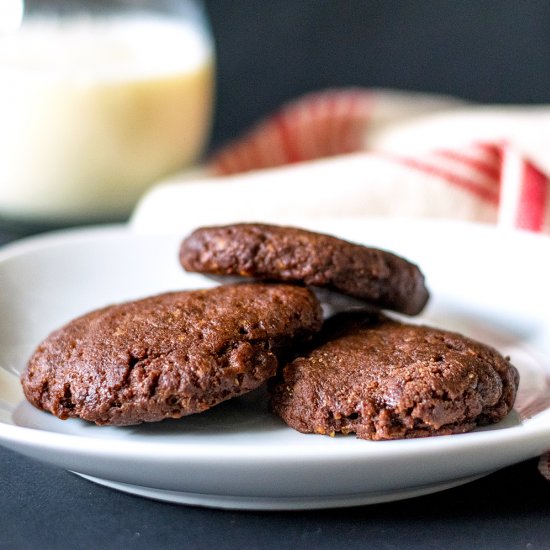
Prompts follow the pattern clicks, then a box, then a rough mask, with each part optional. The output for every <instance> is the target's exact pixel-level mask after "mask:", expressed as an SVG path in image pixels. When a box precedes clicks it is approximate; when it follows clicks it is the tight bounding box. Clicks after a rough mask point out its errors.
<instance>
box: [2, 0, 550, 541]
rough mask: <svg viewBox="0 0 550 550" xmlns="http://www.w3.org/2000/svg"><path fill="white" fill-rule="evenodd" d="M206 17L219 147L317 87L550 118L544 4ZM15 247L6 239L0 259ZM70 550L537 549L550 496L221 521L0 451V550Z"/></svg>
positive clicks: (548, 524)
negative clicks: (212, 47) (446, 100)
mask: <svg viewBox="0 0 550 550" xmlns="http://www.w3.org/2000/svg"><path fill="white" fill-rule="evenodd" d="M206 7H207V9H208V13H209V16H210V18H211V23H212V28H213V31H214V34H215V37H216V42H217V46H218V75H219V76H218V103H217V115H216V121H215V126H214V134H213V139H212V145H213V147H215V146H216V145H218V144H221V143H223V142H224V141H226V140H227V139H229V138H231V137H232V136H234V135H237V134H238V133H239V132H241V131H242V130H243V129H244V128H246V127H247V126H248V125H250V124H251V123H252V122H254V121H255V120H257V119H258V118H259V117H260V116H262V115H264V114H267V113H269V112H271V111H273V110H274V109H275V108H277V107H278V106H279V105H280V104H281V103H282V102H283V101H285V100H287V99H290V98H293V97H296V96H297V95H300V94H302V93H305V92H307V91H311V90H318V89H321V88H325V87H335V86H350V85H358V86H369V87H372V86H384V87H397V88H403V89H414V90H425V91H433V92H442V93H449V94H455V95H458V96H461V97H464V98H469V99H472V100H476V101H484V102H550V70H549V69H550V32H549V31H548V29H550V2H547V1H534V0H531V1H529V0H499V1H497V0H492V1H474V0H455V1H451V0H441V1H426V0H424V1H422V0H420V1H418V0H410V1H402V2H400V1H392V0H387V1H384V0H376V1H375V0H365V1H361V0H348V1H345V0H340V1H336V0H301V1H299V0H246V1H243V0H207V1H206ZM16 236H17V234H16V233H10V232H7V231H5V230H4V231H3V230H2V229H0V244H1V243H2V242H6V241H8V240H11V239H13V238H14V237H16ZM0 291H1V289H0ZM549 446H550V442H549ZM67 547H68V548H72V549H80V548H84V549H87V548H90V549H104V548H113V549H122V548H134V549H136V550H137V549H150V548H155V549H156V548H174V549H176V548H177V549H180V548H198V549H202V548H205V549H211V548H220V549H232V548H235V549H240V548H247V549H256V548H261V549H277V550H280V549H281V548H315V549H320V548H327V549H339V548H346V549H348V548H349V549H351V548H376V549H378V548H382V549H394V548H395V549H401V548H433V549H437V548H447V549H455V548H464V549H471V548H474V547H480V548H483V549H503V548H513V549H545V548H549V547H550V483H549V482H546V481H545V480H544V479H543V478H542V477H541V476H540V474H539V473H538V472H537V469H536V460H530V461H527V462H524V463H522V464H518V465H516V466H513V467H510V468H506V469H504V470H502V471H500V472H497V473H495V474H493V475H490V476H488V477H486V478H484V479H481V480H479V481H476V482H474V483H470V484H468V485H465V486H463V487H460V488H457V489H453V490H450V491H446V492H444V493H439V494H435V495H431V496H426V497H422V498H418V499H414V500H410V501H403V502H396V503H389V504H383V505H376V506H369V507H358V508H354V509H350V510H327V511H316V512H292V513H269V512H266V513H252V512H229V511H216V510H207V509H201V508H191V507H185V506H175V505H171V504H162V503H158V502H152V501H148V500H145V499H141V498H137V497H132V496H129V495H124V494H122V493H118V492H114V491H111V490H109V489H106V488H102V487H99V486H96V485H93V484H91V483H88V482H87V481H84V480H82V479H80V478H77V477H76V476H74V475H72V474H70V473H67V472H65V471H62V470H60V469H57V468H53V467H50V466H45V465H42V464H40V463H38V462H35V461H33V460H30V459H27V458H24V457H20V456H19V455H17V454H15V453H13V452H11V451H7V450H5V449H2V448H0V548H1V549H2V550H12V549H27V548H28V549H35V548H41V549H58V548H67Z"/></svg>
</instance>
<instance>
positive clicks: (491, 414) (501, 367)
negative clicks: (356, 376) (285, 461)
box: [270, 312, 519, 440]
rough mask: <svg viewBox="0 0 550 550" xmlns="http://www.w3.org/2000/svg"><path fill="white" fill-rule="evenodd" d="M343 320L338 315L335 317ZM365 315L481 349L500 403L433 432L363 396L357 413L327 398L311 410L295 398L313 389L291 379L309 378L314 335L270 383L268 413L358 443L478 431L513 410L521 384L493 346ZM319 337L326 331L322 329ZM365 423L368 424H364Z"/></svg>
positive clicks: (293, 425) (307, 429) (312, 392)
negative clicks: (494, 376)
mask: <svg viewBox="0 0 550 550" xmlns="http://www.w3.org/2000/svg"><path fill="white" fill-rule="evenodd" d="M345 315H346V314H341V315H338V316H337V317H342V316H345ZM353 315H355V316H357V315H358V313H357V312H355V313H354V314H353ZM359 315H360V314H359ZM368 316H369V317H370V319H371V322H372V323H373V325H375V326H379V323H380V324H381V323H388V322H389V323H394V324H398V325H404V326H407V327H416V328H418V329H420V330H426V331H434V332H436V333H439V334H442V335H447V336H449V337H451V338H458V339H460V340H461V341H462V342H464V343H465V344H466V345H467V346H470V349H472V348H477V349H480V350H482V352H483V353H484V354H487V355H488V356H489V357H490V358H491V359H492V363H491V367H492V369H493V370H494V371H495V373H496V374H497V375H498V377H499V379H500V381H501V384H502V388H501V392H500V396H499V398H498V400H497V401H496V402H495V403H494V404H493V405H489V406H487V405H485V406H484V407H483V409H482V411H481V412H480V413H479V414H478V415H476V416H474V417H471V418H464V419H457V420H456V422H454V423H446V424H442V425H438V426H435V427H433V426H430V425H429V424H426V423H424V424H420V425H419V426H416V427H415V425H414V421H413V422H412V423H411V422H410V421H409V422H407V421H405V422H404V421H403V420H404V419H403V418H402V417H399V416H396V415H395V407H391V406H387V404H386V403H375V402H373V401H372V400H370V401H369V399H368V398H365V397H366V396H363V398H364V401H363V403H362V406H364V408H363V410H362V411H361V412H358V411H357V410H356V409H355V407H354V406H352V407H351V408H350V406H349V404H347V405H344V406H343V405H342V403H332V404H329V403H327V402H326V399H323V400H321V401H323V402H322V405H321V406H320V407H317V408H315V407H313V408H312V407H311V403H309V404H308V403H305V402H303V398H302V397H297V394H299V395H300V396H303V395H304V394H308V393H309V397H310V399H309V400H310V401H312V400H315V399H316V398H317V397H318V394H317V393H316V389H315V388H313V389H312V388H307V389H306V391H304V387H303V384H304V383H306V384H307V381H306V382H304V381H303V380H299V379H298V383H296V380H295V375H296V374H297V373H299V372H300V369H303V370H302V372H305V373H306V374H305V376H307V369H308V365H307V362H308V359H309V357H310V356H311V355H312V354H315V350H316V349H321V350H322V347H323V343H322V340H323V338H324V337H323V336H322V335H318V337H317V338H316V340H317V344H316V345H314V346H312V348H311V350H310V352H309V353H308V354H306V355H304V356H301V357H297V358H295V359H294V360H293V361H292V362H290V363H289V364H287V365H286V366H285V367H283V369H281V370H280V371H279V373H278V376H277V378H276V379H274V380H271V381H270V394H271V398H270V409H271V411H272V412H273V413H274V414H276V415H277V416H279V417H280V418H281V419H282V420H283V421H284V422H285V423H286V424H287V425H288V426H290V427H291V428H293V429H295V430H297V431H299V432H302V433H309V434H311V433H317V434H323V435H330V436H334V435H335V434H336V433H343V434H349V433H355V434H356V436H357V437H358V438H359V439H367V440H393V439H410V438H418V437H429V436H438V435H451V434H457V433H465V432H468V431H472V430H473V429H475V428H476V427H478V426H484V425H488V424H494V423H497V422H499V421H501V420H502V419H503V418H505V417H506V416H507V415H508V414H509V413H510V412H511V410H512V409H513V405H514V402H515V399H516V395H517V389H518V385H519V372H518V370H517V368H516V367H515V366H514V365H513V364H512V363H511V362H510V360H509V358H507V357H503V356H502V355H501V354H500V353H499V352H498V351H497V350H496V349H494V348H493V347H491V346H488V345H487V344H483V343H481V342H478V341H476V340H473V339H472V338H469V337H466V336H464V335H462V334H459V333H457V332H452V331H447V330H442V329H437V328H433V327H430V326H426V325H410V324H407V323H399V322H397V321H393V320H391V319H389V318H387V317H385V316H383V315H377V314H375V313H372V312H369V313H368ZM323 332H325V331H324V330H323ZM346 332H347V331H346V328H343V329H342V330H340V334H338V331H337V332H336V334H333V335H332V339H337V338H338V337H339V336H341V335H345V334H346ZM320 342H321V343H320ZM415 405H417V403H415ZM304 410H306V411H308V413H307V414H308V416H307V418H305V416H306V415H303V414H299V411H304ZM297 411H298V412H297ZM365 419H366V420H367V422H365ZM405 420H406V419H405ZM388 430H389V431H388ZM386 433H390V434H391V435H390V436H388V435H384V434H386Z"/></svg>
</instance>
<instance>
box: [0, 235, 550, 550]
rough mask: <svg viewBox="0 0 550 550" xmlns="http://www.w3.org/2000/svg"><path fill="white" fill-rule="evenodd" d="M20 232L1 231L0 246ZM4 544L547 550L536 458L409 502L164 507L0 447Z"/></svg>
mask: <svg viewBox="0 0 550 550" xmlns="http://www.w3.org/2000/svg"><path fill="white" fill-rule="evenodd" d="M17 234H18V233H17V232H16V231H14V230H12V231H8V230H6V229H3V230H2V229H0V244H6V243H7V242H9V241H11V240H13V239H14V238H15V237H16V236H17ZM0 480H1V482H0V548H1V549H2V550H11V549H25V548H30V549H33V548H41V549H49V548H52V549H57V548H65V547H70V548H94V549H96V548H130V547H131V548H134V549H140V548H162V549H163V548H214V547H219V548H224V549H226V548H227V549H230V548H262V549H270V548H273V549H275V548H276V549H280V548H316V549H317V548H346V549H347V548H365V547H366V548H468V549H470V548H474V547H475V546H478V547H481V548H495V549H497V548H499V549H500V548H518V549H520V548H521V549H536V548H550V482H548V481H546V480H545V479H544V478H543V477H542V476H541V474H540V473H539V472H538V470H537V460H536V459H532V460H528V461H526V462H523V463H520V464H517V465H514V466H511V467H509V468H506V469H504V470H501V471H499V472H496V473H493V474H491V475H489V476H486V477H484V478H482V479H479V480H477V481H475V482H472V483H469V484H467V485H463V486H461V487H458V488H455V489H451V490H448V491H444V492H441V493H435V494H433V495H429V496H424V497H419V498H415V499H409V500H405V501H399V502H393V503H386V504H379V505H371V506H361V507H355V508H347V509H331V510H321V511H305V512H239V511H223V510H214V509H207V508H198V507H190V506H182V505H173V504H166V503H161V502H155V501H152V500H148V499H144V498H140V497H134V496H130V495H127V494H123V493H120V492H117V491H114V490H111V489H107V488H104V487H101V486H98V485H95V484H93V483H91V482H88V481H86V480H84V479H81V478H79V477H77V476H76V475H74V474H71V473H69V472H66V471H64V470H61V469H59V468H55V467H52V466H49V465H45V464H42V463H40V462H37V461H35V460H31V459H29V458H26V457H24V456H21V455H19V454H16V453H14V452H12V451H10V450H7V449H4V448H2V447H0Z"/></svg>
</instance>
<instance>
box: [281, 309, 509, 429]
mask: <svg viewBox="0 0 550 550" xmlns="http://www.w3.org/2000/svg"><path fill="white" fill-rule="evenodd" d="M518 382H519V375H518V372H517V370H516V368H515V367H514V366H513V365H512V364H511V363H510V361H509V360H508V359H507V358H504V357H503V356H502V355H500V354H499V353H498V352H497V351H496V350H494V349H493V348H491V347H489V346H486V345H484V344H481V343H479V342H476V341H474V340H472V339H470V338H467V337H465V336H462V335H460V334H458V333H454V332H449V331H445V330H439V329H435V328H431V327H427V326H420V325H411V324H405V323H400V322H397V321H393V320H391V319H389V318H387V317H384V316H383V315H377V314H373V313H363V312H353V313H343V314H340V315H337V316H335V317H334V318H332V319H330V320H329V321H328V322H327V323H326V326H325V327H324V328H323V331H322V332H321V333H320V334H319V336H318V342H317V343H316V345H315V347H314V348H313V349H312V350H311V351H310V352H309V353H308V354H307V355H305V356H303V357H298V358H296V359H294V361H292V362H291V363H290V364H288V365H287V366H285V367H284V368H283V370H282V373H281V374H280V375H279V376H278V379H277V382H276V383H275V384H273V386H272V388H271V392H272V399H271V407H272V410H273V411H274V412H275V413H276V414H278V415H279V416H280V417H281V418H282V419H283V420H284V421H285V422H286V423H287V424H288V425H289V426H291V427H292V428H294V429H296V430H298V431H300V432H304V433H319V434H328V435H334V434H335V433H338V432H341V433H344V434H346V433H356V434H357V437H359V438H362V439H373V440H383V439H400V438H411V437H422V436H431V435H447V434H454V433H462V432H467V431H470V430H472V429H474V428H475V427H476V426H481V425H486V424H491V423H495V422H498V421H500V420H501V419H502V418H504V417H505V416H506V415H507V414H508V413H509V412H510V410H511V409H512V407H513V404H514V400H515V396H516V391H517V387H518Z"/></svg>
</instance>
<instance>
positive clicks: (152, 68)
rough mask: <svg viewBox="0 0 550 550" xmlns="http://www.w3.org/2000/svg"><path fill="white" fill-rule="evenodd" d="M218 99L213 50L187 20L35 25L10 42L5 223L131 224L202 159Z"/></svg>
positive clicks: (6, 44) (1, 165)
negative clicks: (148, 194)
mask: <svg viewBox="0 0 550 550" xmlns="http://www.w3.org/2000/svg"><path fill="white" fill-rule="evenodd" d="M212 95H213V52H212V49H211V46H210V43H209V41H208V38H207V36H205V35H204V34H203V33H201V31H200V30H197V29H195V28H194V27H192V26H191V25H190V24H188V23H185V22H178V21H177V20H172V19H162V18H161V17H156V16H152V15H151V16H149V15H143V16H139V17H123V16H120V17H115V18H109V19H107V18H104V19H101V18H98V17H94V18H75V19H72V20H69V21H67V20H64V21H63V22H62V23H61V22H59V21H56V20H54V19H48V18H34V19H30V20H29V21H26V22H25V23H24V24H23V25H22V27H21V28H20V29H19V30H18V31H17V32H11V33H4V34H0V215H4V216H8V217H16V218H22V219H26V220H31V221H32V220H42V221H44V220H47V221H52V222H56V221H61V222H67V221H75V222H80V221H87V220H95V219H113V218H121V217H123V216H126V215H128V214H129V213H130V211H131V208H132V207H133V205H134V204H135V202H136V201H137V199H138V197H139V196H140V195H141V194H142V192H143V191H144V190H145V189H146V188H147V187H148V186H149V185H151V184H152V183H153V182H155V181H156V180H158V179H159V178H162V177H164V176H166V175H168V174H170V173H173V172H175V171H177V170H180V169H181V168H183V167H185V166H187V165H189V164H191V163H193V162H195V161H196V160H197V157H198V156H199V154H200V153H201V150H202V149H203V146H204V143H205V140H206V138H207V135H208V130H209V126H210V118H211V107H212Z"/></svg>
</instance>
